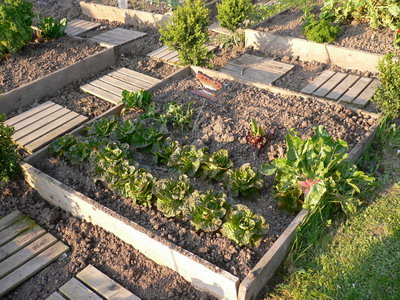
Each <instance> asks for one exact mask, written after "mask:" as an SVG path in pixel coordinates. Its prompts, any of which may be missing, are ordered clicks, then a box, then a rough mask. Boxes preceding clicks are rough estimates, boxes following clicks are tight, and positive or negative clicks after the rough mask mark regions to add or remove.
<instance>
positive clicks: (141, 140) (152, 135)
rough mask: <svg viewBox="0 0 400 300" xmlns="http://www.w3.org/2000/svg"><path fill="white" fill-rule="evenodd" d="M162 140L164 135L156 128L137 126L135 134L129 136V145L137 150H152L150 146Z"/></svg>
mask: <svg viewBox="0 0 400 300" xmlns="http://www.w3.org/2000/svg"><path fill="white" fill-rule="evenodd" d="M162 138H163V134H162V133H161V132H159V131H158V130H157V129H156V128H154V127H146V126H144V125H142V124H137V125H136V128H135V130H134V132H133V133H132V134H131V135H130V136H129V141H128V143H129V145H130V146H131V147H133V148H135V149H143V150H150V146H152V145H153V144H155V143H157V142H158V141H160V140H161V139H162ZM145 148H146V149H145Z"/></svg>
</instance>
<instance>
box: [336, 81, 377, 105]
mask: <svg viewBox="0 0 400 300" xmlns="http://www.w3.org/2000/svg"><path fill="white" fill-rule="evenodd" d="M371 81H372V78H368V77H361V78H360V79H359V80H358V81H357V82H356V83H355V84H354V85H353V86H352V87H351V88H350V89H349V90H348V91H347V92H346V93H345V94H344V95H343V96H342V97H341V98H340V99H339V100H340V101H343V102H349V103H351V102H352V101H353V100H354V99H355V98H357V96H358V95H360V94H361V92H362V91H363V90H365V89H366V87H367V86H368V85H369V84H370V83H371Z"/></svg>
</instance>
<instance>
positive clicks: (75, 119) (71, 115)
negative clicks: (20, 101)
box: [7, 101, 88, 152]
mask: <svg viewBox="0 0 400 300" xmlns="http://www.w3.org/2000/svg"><path fill="white" fill-rule="evenodd" d="M87 120H88V118H87V117H85V116H81V115H79V114H78V113H76V112H73V111H71V110H69V109H67V108H64V107H62V106H60V105H58V104H55V103H53V102H50V101H48V102H46V103H44V104H43V105H40V106H39V108H37V107H35V108H33V109H32V110H28V111H26V112H24V113H23V114H21V115H18V116H16V117H14V118H11V119H9V120H7V124H12V126H14V128H15V132H14V134H13V136H12V138H13V140H14V142H16V143H17V144H19V145H20V146H21V147H24V148H25V149H26V150H28V151H29V152H33V151H36V150H37V149H39V148H41V147H43V146H44V145H46V144H48V143H50V142H51V141H52V140H53V139H54V138H56V137H58V136H60V135H62V134H64V133H66V132H68V131H71V130H72V129H74V128H75V127H77V126H79V125H80V124H82V123H84V122H86V121H87Z"/></svg>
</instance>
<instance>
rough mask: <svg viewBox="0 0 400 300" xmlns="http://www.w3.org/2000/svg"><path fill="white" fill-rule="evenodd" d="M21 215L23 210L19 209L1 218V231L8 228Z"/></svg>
mask: <svg viewBox="0 0 400 300" xmlns="http://www.w3.org/2000/svg"><path fill="white" fill-rule="evenodd" d="M21 217H22V214H21V212H20V211H19V210H14V211H13V212H12V213H10V214H8V215H5V216H4V217H2V218H0V231H2V230H4V229H6V228H7V227H8V226H10V225H12V224H13V223H14V222H15V221H17V220H18V219H19V218H21Z"/></svg>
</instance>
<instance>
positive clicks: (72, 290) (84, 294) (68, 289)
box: [59, 278, 102, 300]
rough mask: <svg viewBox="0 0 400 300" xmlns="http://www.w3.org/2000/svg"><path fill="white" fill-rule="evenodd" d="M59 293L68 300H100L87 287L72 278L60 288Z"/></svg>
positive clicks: (100, 299)
mask: <svg viewBox="0 0 400 300" xmlns="http://www.w3.org/2000/svg"><path fill="white" fill-rule="evenodd" d="M59 291H60V293H61V294H63V295H64V296H65V297H67V298H68V299H70V300H82V299H85V300H102V298H101V297H100V296H98V295H96V294H95V293H94V292H92V291H91V290H90V289H89V288H88V287H86V286H85V285H84V284H83V283H81V282H80V281H79V280H77V279H75V278H72V279H71V280H69V281H68V282H67V283H66V284H64V285H63V286H62V287H60V289H59Z"/></svg>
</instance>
